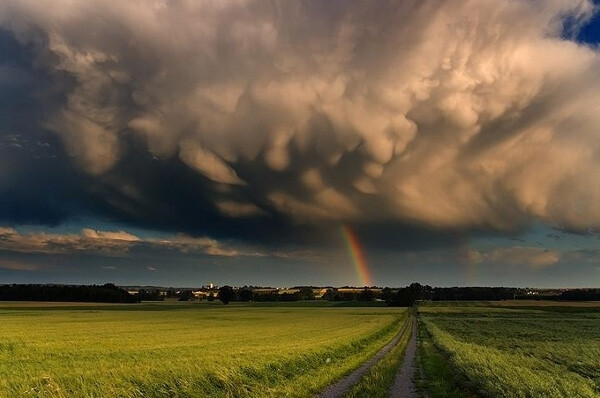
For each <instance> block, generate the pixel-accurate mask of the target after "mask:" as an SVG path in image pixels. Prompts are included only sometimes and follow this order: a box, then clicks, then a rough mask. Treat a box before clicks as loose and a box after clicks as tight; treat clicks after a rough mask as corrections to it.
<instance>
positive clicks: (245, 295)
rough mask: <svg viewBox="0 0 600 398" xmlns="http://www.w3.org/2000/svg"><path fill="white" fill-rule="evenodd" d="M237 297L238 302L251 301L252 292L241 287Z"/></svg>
mask: <svg viewBox="0 0 600 398" xmlns="http://www.w3.org/2000/svg"><path fill="white" fill-rule="evenodd" d="M237 295H238V300H239V301H252V299H253V297H254V292H253V291H252V289H250V288H247V287H243V288H241V289H240V290H238V294H237Z"/></svg>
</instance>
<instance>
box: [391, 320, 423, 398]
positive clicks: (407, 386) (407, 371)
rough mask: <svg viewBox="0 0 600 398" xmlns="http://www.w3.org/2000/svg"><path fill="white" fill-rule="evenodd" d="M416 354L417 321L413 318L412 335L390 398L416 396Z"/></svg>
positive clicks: (411, 397)
mask: <svg viewBox="0 0 600 398" xmlns="http://www.w3.org/2000/svg"><path fill="white" fill-rule="evenodd" d="M416 354H417V321H416V319H414V318H413V322H412V333H411V336H410V340H409V341H408V344H407V345H406V350H405V351H404V361H403V362H402V367H401V368H400V370H399V371H398V374H397V375H396V380H395V381H394V385H393V386H392V388H391V389H390V397H392V398H400V397H401V398H414V397H416V396H417V389H416V388H415V382H414V376H415V370H416V369H415V356H416Z"/></svg>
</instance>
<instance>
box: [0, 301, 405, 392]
mask: <svg viewBox="0 0 600 398" xmlns="http://www.w3.org/2000/svg"><path fill="white" fill-rule="evenodd" d="M167 307H168V310H165V308H166V307H165V306H160V305H159V306H148V305H146V306H144V305H142V306H139V307H138V309H136V306H131V307H125V308H122V307H119V306H111V307H103V306H97V307H73V308H36V307H31V308H24V309H22V310H20V309H0V375H2V377H0V396H1V397H22V396H35V397H42V396H43V397H81V396H86V397H115V396H119V397H164V396H169V397H206V396H214V397H275V396H291V397H305V396H311V395H312V394H313V393H315V392H317V391H319V390H321V389H322V388H324V387H325V386H326V385H328V384H329V383H330V382H331V381H332V380H333V379H336V378H339V377H341V376H342V375H343V374H345V373H346V372H348V371H350V370H351V369H352V368H354V367H356V366H358V365H359V364H360V363H362V362H363V361H364V360H365V359H367V358H368V357H370V356H372V355H373V354H374V353H375V352H377V351H378V350H379V349H380V348H381V347H382V346H383V345H385V344H386V343H387V342H388V341H389V340H390V339H391V338H392V336H393V335H394V334H395V332H396V331H397V328H398V325H399V322H400V321H401V318H402V317H403V316H404V315H403V310H401V309H396V310H393V309H385V308H301V307H300V308H298V307H297V308H293V307H290V308H287V307H277V308H250V307H243V306H232V307H224V306H171V307H169V306H167Z"/></svg>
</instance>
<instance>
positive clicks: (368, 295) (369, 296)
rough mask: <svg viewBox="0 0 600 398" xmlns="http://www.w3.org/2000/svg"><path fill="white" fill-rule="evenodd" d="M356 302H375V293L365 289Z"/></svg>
mask: <svg viewBox="0 0 600 398" xmlns="http://www.w3.org/2000/svg"><path fill="white" fill-rule="evenodd" d="M357 298H358V301H375V293H374V292H373V291H372V290H371V289H369V288H367V287H365V288H364V289H363V290H362V291H361V292H360V293H359V294H358V297H357Z"/></svg>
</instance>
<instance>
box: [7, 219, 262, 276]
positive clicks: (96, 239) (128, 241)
mask: <svg viewBox="0 0 600 398" xmlns="http://www.w3.org/2000/svg"><path fill="white" fill-rule="evenodd" d="M136 247H137V248H140V247H141V248H149V249H155V250H156V249H158V250H176V251H179V252H182V253H204V254H208V255H212V256H227V257H231V256H237V255H260V254H259V253H254V252H250V253H246V252H244V251H240V250H235V249H232V248H226V247H223V246H222V245H221V244H219V243H218V242H217V241H216V240H214V239H210V238H195V237H190V236H187V235H184V234H179V235H176V236H171V237H168V238H164V239H158V238H147V239H142V238H139V237H137V236H135V235H132V234H130V233H127V232H125V231H116V232H111V231H96V230H93V229H88V228H85V229H83V230H81V232H80V233H79V234H58V233H52V234H50V233H43V232H35V233H28V234H21V233H19V232H18V231H16V230H15V229H13V228H3V227H0V250H1V251H12V252H23V253H45V254H60V253H74V252H88V253H95V254H100V255H113V256H114V255H116V256H119V255H124V254H125V253H127V252H129V251H130V250H131V249H133V248H136ZM6 267H7V266H6V265H5V266H4V268H6Z"/></svg>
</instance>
